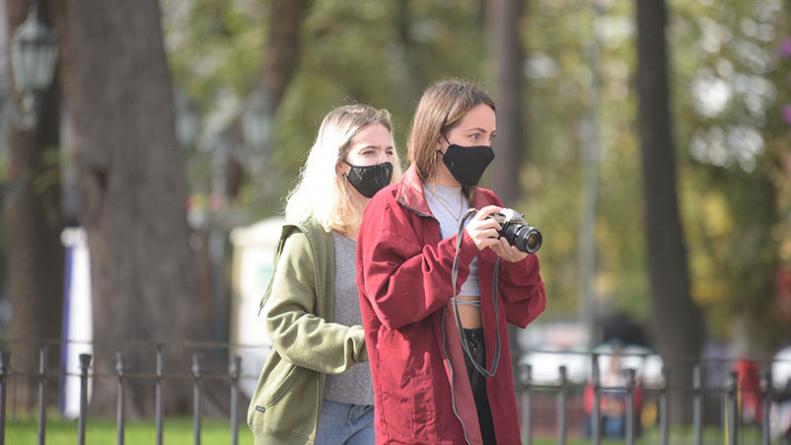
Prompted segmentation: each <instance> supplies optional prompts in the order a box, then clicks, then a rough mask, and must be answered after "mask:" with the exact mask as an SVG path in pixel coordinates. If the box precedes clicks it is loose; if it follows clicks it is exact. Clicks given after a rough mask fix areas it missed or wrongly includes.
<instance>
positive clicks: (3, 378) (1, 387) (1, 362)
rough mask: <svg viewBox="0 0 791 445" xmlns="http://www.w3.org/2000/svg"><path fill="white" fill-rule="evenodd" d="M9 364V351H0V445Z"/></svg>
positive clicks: (2, 439) (3, 434) (3, 437)
mask: <svg viewBox="0 0 791 445" xmlns="http://www.w3.org/2000/svg"><path fill="white" fill-rule="evenodd" d="M10 364H11V353H10V352H8V351H0V445H5V421H6V418H5V401H6V395H7V392H8V385H7V383H8V366H9V365H10Z"/></svg>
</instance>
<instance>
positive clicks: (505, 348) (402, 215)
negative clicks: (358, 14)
mask: <svg viewBox="0 0 791 445" xmlns="http://www.w3.org/2000/svg"><path fill="white" fill-rule="evenodd" d="M495 133H496V121H495V106H494V102H493V101H492V100H491V98H489V96H488V95H487V94H486V93H485V92H483V91H482V90H481V89H480V88H478V87H476V86H475V85H473V84H471V83H469V82H465V81H460V80H448V81H443V82H438V83H436V84H434V85H432V86H431V87H429V88H428V89H427V90H426V91H425V92H424V94H423V96H422V98H421V100H420V102H419V104H418V106H417V110H416V112H415V116H414V119H413V122H412V128H411V130H410V135H409V140H408V149H409V158H410V161H411V162H412V165H411V166H410V168H409V169H408V170H407V171H406V172H405V173H404V176H403V178H402V179H401V180H400V181H399V182H398V183H396V184H393V185H391V186H389V187H387V188H385V189H383V190H382V191H381V192H380V193H379V194H377V195H376V196H375V197H374V198H373V199H372V200H371V202H370V203H369V204H368V207H367V208H366V210H365V213H364V215H363V222H362V224H361V229H360V235H359V237H358V241H357V242H358V244H357V284H358V288H359V291H360V303H361V309H362V317H363V327H364V328H365V337H366V343H367V348H368V354H369V358H370V365H371V373H372V377H373V385H374V395H375V397H374V400H375V403H374V406H375V410H376V416H375V417H376V419H375V428H376V434H377V443H382V444H401V443H409V444H415V443H425V444H456V443H468V444H480V443H484V444H494V443H500V444H513V443H521V436H520V431H519V421H518V415H517V412H518V410H517V405H516V397H515V390H514V380H513V373H512V371H511V357H510V347H509V341H508V328H507V322H510V323H513V324H515V325H518V326H520V327H525V326H526V325H527V324H528V323H529V322H530V321H532V320H533V319H535V318H536V317H537V316H538V315H539V314H540V313H541V312H542V311H543V310H544V307H545V304H546V297H545V291H544V284H543V282H542V281H541V277H540V275H539V266H538V258H537V256H536V255H532V254H531V255H528V254H527V253H525V252H522V251H520V250H519V249H517V248H516V247H514V246H511V245H510V244H509V243H508V242H507V241H506V240H505V239H504V238H500V237H499V231H500V229H501V226H500V224H498V222H497V221H496V220H495V219H493V218H490V216H491V215H493V214H494V213H498V212H500V211H501V210H502V202H501V201H500V199H499V198H498V197H497V195H496V194H495V193H494V192H492V191H491V190H487V189H484V188H481V187H478V186H477V184H478V181H479V180H480V178H481V176H482V175H483V172H484V170H485V169H486V167H487V166H488V165H489V163H490V162H491V161H492V159H493V158H494V151H493V148H492V144H493V141H494V137H495ZM469 208H473V209H477V210H473V211H472V212H468V209H469ZM468 213H469V215H467V216H471V217H465V216H466V214H468ZM473 213H474V216H473ZM454 284H455V285H454Z"/></svg>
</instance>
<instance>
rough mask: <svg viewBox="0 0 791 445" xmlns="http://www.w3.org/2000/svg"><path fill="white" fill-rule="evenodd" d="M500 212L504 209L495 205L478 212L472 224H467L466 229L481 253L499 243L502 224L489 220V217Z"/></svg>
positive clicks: (492, 219)
mask: <svg viewBox="0 0 791 445" xmlns="http://www.w3.org/2000/svg"><path fill="white" fill-rule="evenodd" d="M500 210H502V208H501V207H498V206H495V205H490V206H486V207H484V208H482V209H480V210H478V212H477V213H475V216H473V217H472V219H471V220H470V222H469V223H467V227H465V228H464V230H465V231H467V235H469V236H470V238H472V241H473V242H474V243H475V247H477V248H478V250H479V251H480V250H483V249H485V248H487V247H491V246H493V245H495V244H497V243H498V242H499V239H498V238H499V236H500V235H499V234H498V232H499V231H500V229H501V227H500V224H498V223H497V221H495V220H494V218H489V215H491V214H493V213H497V212H499V211H500Z"/></svg>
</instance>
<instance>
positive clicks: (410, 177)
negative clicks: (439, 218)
mask: <svg viewBox="0 0 791 445" xmlns="http://www.w3.org/2000/svg"><path fill="white" fill-rule="evenodd" d="M470 194H471V199H470V205H471V206H473V207H475V208H476V209H480V208H481V207H484V206H486V205H488V204H491V203H490V202H486V201H485V198H484V196H482V195H483V194H482V193H479V192H478V187H473V188H472V189H471V190H470ZM395 198H396V201H397V202H398V203H399V204H401V205H402V206H405V207H408V208H410V209H412V211H414V212H416V213H418V214H419V215H422V216H431V217H433V216H434V214H433V213H431V209H429V207H428V203H427V202H426V195H425V192H424V191H423V181H422V180H421V179H420V176H418V174H417V168H416V167H415V165H414V164H412V165H410V166H409V168H408V169H407V171H406V172H404V176H402V177H401V181H400V182H399V184H398V191H396V197H395Z"/></svg>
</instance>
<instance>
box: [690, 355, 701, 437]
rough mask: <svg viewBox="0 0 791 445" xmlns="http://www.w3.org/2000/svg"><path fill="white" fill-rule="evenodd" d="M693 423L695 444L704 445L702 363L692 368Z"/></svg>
mask: <svg viewBox="0 0 791 445" xmlns="http://www.w3.org/2000/svg"><path fill="white" fill-rule="evenodd" d="M692 391H693V399H692V423H693V425H694V430H695V445H703V373H702V370H701V367H700V363H696V364H695V366H694V367H693V368H692Z"/></svg>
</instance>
